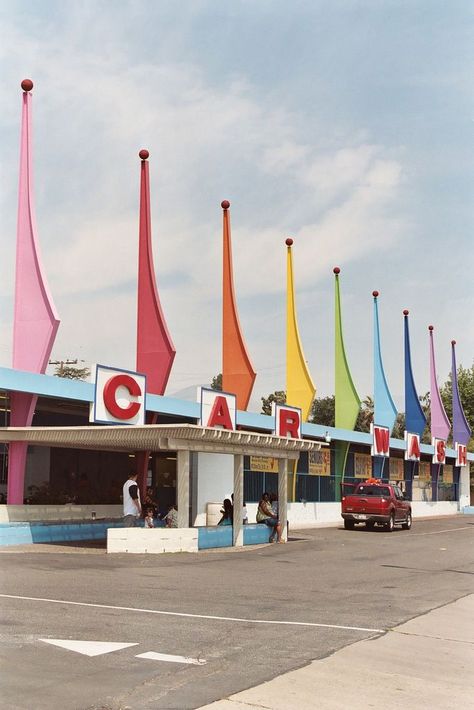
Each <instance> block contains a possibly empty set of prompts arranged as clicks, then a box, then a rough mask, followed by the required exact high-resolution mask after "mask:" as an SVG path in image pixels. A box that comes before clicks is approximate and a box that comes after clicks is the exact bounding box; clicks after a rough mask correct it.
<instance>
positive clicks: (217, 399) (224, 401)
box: [199, 387, 237, 431]
mask: <svg viewBox="0 0 474 710" xmlns="http://www.w3.org/2000/svg"><path fill="white" fill-rule="evenodd" d="M199 398H200V402H201V416H200V419H199V424H200V425H201V426H205V427H215V428H218V429H228V430H229V431H234V430H235V420H236V412H237V403H236V399H237V398H236V396H235V394H231V393H230V392H219V391H218V390H213V389H209V388H207V387H200V388H199Z"/></svg>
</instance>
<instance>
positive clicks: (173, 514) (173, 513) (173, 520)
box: [165, 505, 178, 528]
mask: <svg viewBox="0 0 474 710" xmlns="http://www.w3.org/2000/svg"><path fill="white" fill-rule="evenodd" d="M165 522H166V527H167V528H177V527H178V510H177V508H176V506H175V505H170V507H169V510H168V513H167V515H166V517H165Z"/></svg>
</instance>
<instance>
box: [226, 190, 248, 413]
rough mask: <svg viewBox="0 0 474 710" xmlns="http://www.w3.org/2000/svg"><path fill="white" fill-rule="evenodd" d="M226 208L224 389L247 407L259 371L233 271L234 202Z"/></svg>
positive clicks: (239, 405) (242, 407) (227, 204)
mask: <svg viewBox="0 0 474 710" xmlns="http://www.w3.org/2000/svg"><path fill="white" fill-rule="evenodd" d="M221 207H222V209H223V210H224V214H223V218H224V230H223V271H222V389H223V390H224V391H225V392H233V393H234V394H235V395H236V397H237V409H240V410H246V409H247V406H248V403H249V399H250V395H251V393H252V388H253V383H254V382H255V377H256V373H255V370H254V369H253V366H252V363H251V362H250V358H249V356H248V353H247V348H246V346H245V341H244V337H243V335H242V329H241V327H240V321H239V316H238V313H237V304H236V301H235V293H234V277H233V273H232V245H231V238H230V215H229V207H230V202H229V201H228V200H224V201H223V202H222V203H221Z"/></svg>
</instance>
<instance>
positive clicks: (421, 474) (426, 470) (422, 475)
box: [418, 461, 431, 481]
mask: <svg viewBox="0 0 474 710" xmlns="http://www.w3.org/2000/svg"><path fill="white" fill-rule="evenodd" d="M418 478H419V480H420V481H431V464H430V463H428V462H427V461H420V463H419V464H418Z"/></svg>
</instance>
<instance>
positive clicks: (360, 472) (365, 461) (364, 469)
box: [354, 454, 372, 479]
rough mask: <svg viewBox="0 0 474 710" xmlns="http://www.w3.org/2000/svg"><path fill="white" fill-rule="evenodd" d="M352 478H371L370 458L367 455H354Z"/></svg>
mask: <svg viewBox="0 0 474 710" xmlns="http://www.w3.org/2000/svg"><path fill="white" fill-rule="evenodd" d="M354 478H364V479H366V478H372V457H371V456H369V454H354Z"/></svg>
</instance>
